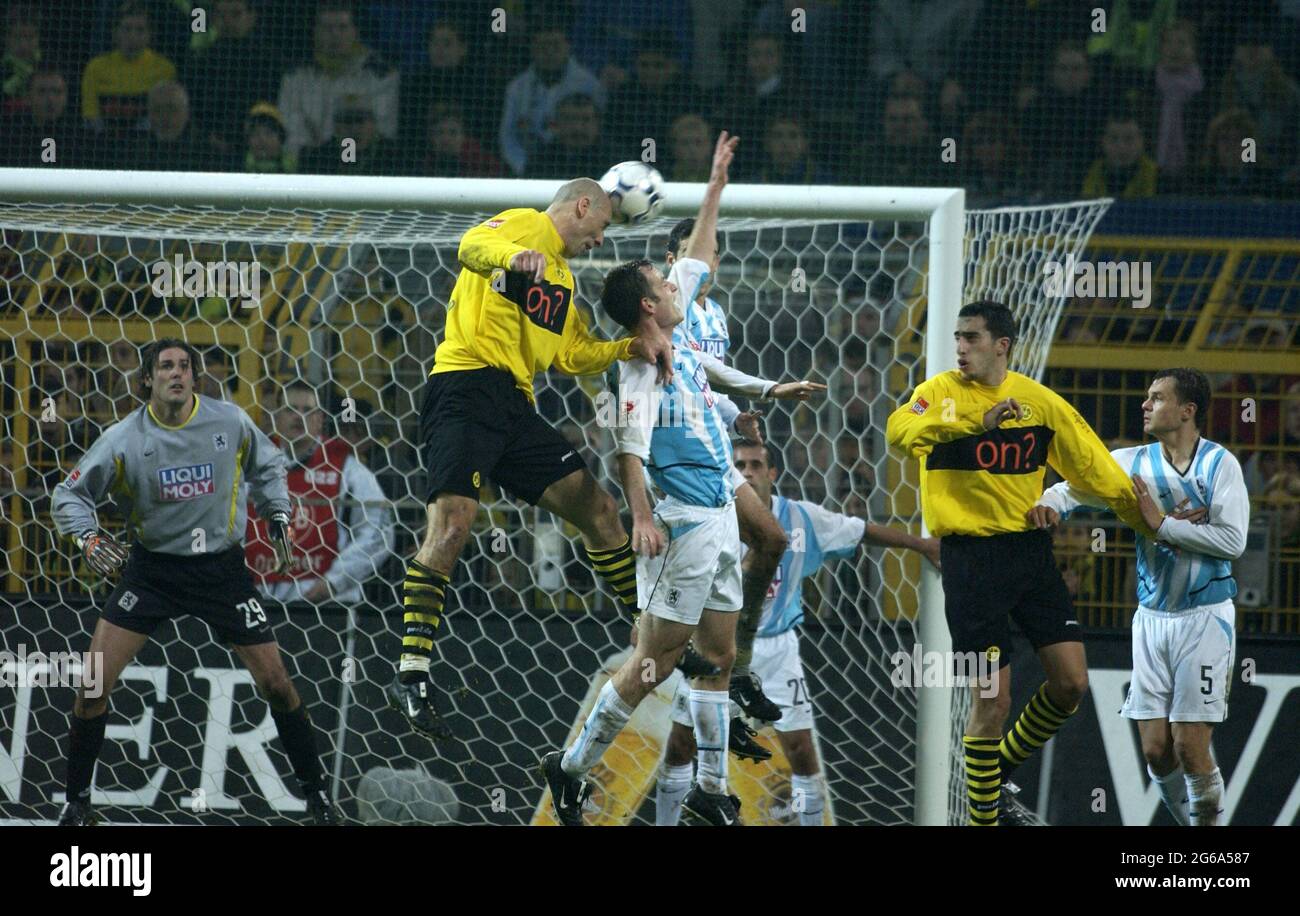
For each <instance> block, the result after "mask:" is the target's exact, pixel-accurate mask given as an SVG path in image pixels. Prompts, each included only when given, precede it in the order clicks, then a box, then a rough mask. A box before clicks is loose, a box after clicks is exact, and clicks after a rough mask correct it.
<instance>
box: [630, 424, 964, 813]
mask: <svg viewBox="0 0 1300 916" xmlns="http://www.w3.org/2000/svg"><path fill="white" fill-rule="evenodd" d="M733 449H734V453H735V467H736V469H737V470H738V471H739V472H740V473H741V474H742V475H743V476H744V479H745V482H746V484H747V485H748V486H750V487H751V488H752V489H753V492H754V494H755V496H756V497H757V499H758V500H759V502H760V503H761V504H762V506H763V507H764V509H765V510H767V511H768V512H769V513H770V514H771V515H772V516H773V517H775V518H776V520H777V523H778V524H779V525H780V526H781V531H782V532H783V533H784V534H785V536H786V539H787V541H788V542H789V543H790V544H794V545H797V546H798V549H795V547H789V548H787V549H786V550H785V552H784V554H783V555H782V556H781V560H780V563H779V564H778V566H777V575H776V576H775V577H774V580H773V583H772V587H771V588H770V589H769V590H768V593H767V595H766V597H765V600H764V602H763V606H762V618H761V620H760V621H759V625H758V634H757V638H756V639H755V640H754V673H755V674H757V675H758V676H759V677H760V678H761V679H762V681H763V683H764V684H768V685H770V688H771V696H772V699H773V700H774V701H775V702H776V704H777V706H778V707H779V708H780V710H781V715H780V717H779V718H778V719H777V721H776V735H777V740H778V741H779V742H780V744H781V750H782V751H783V752H784V753H785V756H786V759H787V760H789V761H790V770H791V771H792V773H793V778H792V779H791V781H790V795H791V802H792V807H793V808H794V810H795V811H796V812H797V813H798V815H799V825H800V826H802V827H818V826H821V824H822V812H823V809H824V806H825V798H824V796H823V793H822V786H821V778H820V776H819V775H818V774H819V771H820V769H821V765H820V763H819V761H818V759H817V746H816V744H815V743H814V741H813V733H812V724H813V713H812V700H811V699H810V698H809V695H808V687H807V682H806V681H805V680H804V673H803V663H802V662H801V661H800V659H799V638H798V635H797V633H796V631H795V628H796V627H797V626H798V625H799V624H800V622H802V620H803V594H802V593H803V580H804V579H806V578H808V577H809V576H814V575H816V574H817V571H818V570H819V569H820V568H821V567H822V565H823V564H825V563H829V562H830V561H831V560H841V559H848V558H851V557H852V556H853V555H854V554H855V553H856V552H857V549H858V545H859V544H878V545H881V546H885V547H899V548H905V549H909V550H917V551H920V552H921V553H923V554H924V555H925V556H926V558H927V559H929V561H930V562H931V563H933V564H934V565H935V566H938V565H939V541H938V539H936V538H919V537H916V536H915V535H912V534H909V533H907V532H906V531H902V530H900V529H897V528H890V527H887V526H884V525H873V524H871V523H870V522H868V521H866V519H862V518H855V517H854V516H851V515H842V514H840V513H838V512H830V511H828V510H826V509H823V508H822V507H821V506H818V505H816V504H814V503H810V502H806V501H804V500H794V499H786V498H785V497H783V496H780V495H778V494H777V493H775V492H774V491H773V488H774V484H775V483H776V478H777V473H778V470H779V469H778V467H777V465H776V462H775V460H774V458H775V451H774V450H772V449H770V448H769V447H768V446H765V445H763V444H761V443H759V442H757V441H754V440H751V439H741V440H739V441H737V442H736V443H734V445H733ZM742 556H743V558H744V562H745V563H746V564H748V563H749V562H750V560H749V558H750V557H751V556H752V552H750V551H745V550H744V549H743V548H742ZM742 613H744V612H743V611H742ZM689 693H690V690H689V689H688V688H687V687H686V686H685V681H683V682H682V683H681V684H679V686H678V688H677V693H676V694H675V695H674V696H673V708H672V720H673V726H672V730H671V731H670V732H669V734H668V746H667V749H666V751H665V753H664V760H663V764H662V766H661V767H660V770H659V780H658V787H657V790H656V794H655V823H656V824H657V825H658V826H660V827H672V826H675V825H676V824H677V822H678V819H679V817H680V815H681V811H682V807H683V805H682V802H683V799H684V798H685V797H686V796H687V792H688V791H689V789H690V787H691V781H692V777H691V762H692V761H693V760H694V759H695V741H694V738H693V735H692V720H691V708H690V704H689V703H688V702H687V699H688V694H689ZM734 727H735V723H734V722H733V723H732V728H734ZM688 813H690V812H689V809H688Z"/></svg>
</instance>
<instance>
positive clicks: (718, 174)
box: [679, 130, 740, 262]
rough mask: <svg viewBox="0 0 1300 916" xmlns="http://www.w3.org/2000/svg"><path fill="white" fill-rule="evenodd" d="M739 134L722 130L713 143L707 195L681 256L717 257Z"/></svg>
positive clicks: (705, 193)
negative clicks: (725, 192) (720, 212)
mask: <svg viewBox="0 0 1300 916" xmlns="http://www.w3.org/2000/svg"><path fill="white" fill-rule="evenodd" d="M738 143H740V138H739V137H732V136H729V135H728V134H727V132H726V131H725V130H724V131H723V132H722V133H720V134H718V142H717V144H715V145H714V147H713V170H712V171H711V172H710V173H709V183H708V185H707V186H706V187H705V189H704V199H703V200H701V201H700V210H699V212H698V213H697V214H696V215H695V228H694V229H693V230H691V236H690V238H688V239H687V240H686V244H685V245H684V246H683V247H682V250H681V253H680V255H679V257H683V258H696V259H698V260H701V261H706V262H708V261H710V260H711V259H712V257H713V238H714V236H715V235H717V232H718V207H719V206H720V204H721V203H722V189H723V188H725V187H726V186H727V177H728V170H729V169H730V167H731V160H732V159H733V158H735V155H736V145H737V144H738Z"/></svg>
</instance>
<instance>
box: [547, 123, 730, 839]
mask: <svg viewBox="0 0 1300 916" xmlns="http://www.w3.org/2000/svg"><path fill="white" fill-rule="evenodd" d="M735 148H736V139H735V138H728V137H727V134H726V132H723V133H722V134H721V135H720V136H719V138H718V143H717V146H716V148H715V150H714V158H713V171H712V174H711V175H710V177H709V183H708V186H707V189H706V191H705V194H704V200H703V201H702V202H701V204H700V212H699V216H698V222H697V230H696V233H695V234H694V235H693V236H692V237H691V239H690V240H689V241H688V242H687V243H686V247H685V251H684V252H683V257H682V258H681V259H680V260H679V261H678V262H677V263H676V264H674V265H673V268H672V271H671V273H670V275H669V277H668V279H667V280H665V279H664V277H663V275H662V274H660V273H659V272H658V271H656V270H655V269H654V266H653V265H652V264H651V263H650V262H649V261H644V260H641V261H630V262H628V263H625V264H621V265H619V266H618V267H616V268H614V269H613V270H612V271H610V272H609V275H608V276H607V277H606V278H605V287H604V289H603V290H602V291H601V303H602V304H603V305H604V307H605V309H606V311H607V312H608V313H609V314H610V316H611V317H613V318H614V319H615V320H616V321H618V323H619V324H621V325H622V326H623V327H625V328H628V329H629V330H634V329H641V328H644V327H645V326H646V325H648V324H654V325H655V326H657V327H659V328H661V329H663V330H665V331H666V330H668V329H671V328H672V327H674V326H675V325H677V324H680V323H681V321H682V320H683V319H684V317H685V310H686V306H687V304H688V303H689V302H690V300H691V298H692V293H693V292H694V290H695V289H697V288H698V286H699V284H700V283H701V282H703V281H704V280H705V279H706V278H707V276H708V272H709V265H708V264H707V263H705V262H704V261H702V260H701V259H700V257H701V255H704V254H705V253H706V251H707V248H708V246H710V245H711V244H712V243H713V236H714V228H715V226H716V223H717V215H718V204H719V199H720V198H721V196H722V189H723V187H725V185H726V183H727V169H728V166H729V165H730V163H731V160H732V158H733V156H734V154H735ZM673 365H674V369H675V370H676V371H675V375H674V379H673V381H672V382H671V383H669V384H665V385H662V386H659V385H657V384H656V382H655V373H654V367H652V366H650V365H647V364H646V363H643V362H628V363H624V364H623V366H622V367H621V370H622V371H621V376H620V385H619V391H618V395H619V422H618V423H617V424H616V426H615V430H614V435H615V442H616V448H617V454H618V469H619V478H620V481H621V482H622V485H623V493H624V495H625V497H626V499H627V501H628V505H629V507H630V509H631V510H632V534H633V538H634V542H635V544H636V550H637V553H638V554H639V557H638V559H637V576H636V579H637V591H638V599H639V601H638V604H639V606H640V607H641V608H642V609H643V610H644V613H643V614H642V615H641V618H640V620H639V622H638V635H637V641H636V647H635V649H634V650H633V651H632V654H631V655H630V656H629V657H628V659H627V661H626V662H624V663H623V666H622V667H621V668H619V670H618V671H617V672H616V673H615V674H614V676H613V677H611V678H610V679H609V681H608V682H606V684H605V686H604V687H603V688H602V689H601V692H600V696H599V697H598V698H597V700H596V703H595V706H594V707H593V708H592V711H591V714H590V715H589V716H588V717H587V721H586V723H584V725H583V727H582V731H581V732H580V733H579V735H578V737H577V739H576V740H575V741H574V742H573V743H572V744H571V745H570V746H569V747H568V748H567V749H566V750H565V751H563V752H560V751H553V752H551V753H549V754H546V755H545V756H543V757H542V760H541V768H542V773H543V775H544V776H545V779H546V782H547V785H548V786H549V787H550V790H551V802H552V805H553V806H554V808H555V813H556V816H557V817H558V819H559V821H560V823H562V824H565V825H566V826H581V825H582V804H583V801H584V800H585V798H586V796H587V795H588V794H589V792H590V788H591V787H590V783H589V782H588V781H587V780H586V778H585V776H586V774H587V772H588V771H589V770H590V769H591V768H592V767H593V766H595V764H596V763H597V761H599V760H600V758H601V756H602V755H603V754H604V752H605V750H606V749H607V748H608V747H609V746H610V744H612V743H613V741H614V739H615V738H617V737H618V734H619V732H621V731H622V730H623V728H624V726H626V725H627V723H628V720H629V719H630V718H631V717H632V713H633V711H634V710H635V709H636V707H637V705H638V704H639V703H640V702H641V701H642V700H643V699H645V697H646V696H648V695H649V694H650V693H651V692H652V691H653V690H654V689H655V687H656V686H657V685H658V684H660V683H662V682H663V681H664V680H665V679H666V678H667V677H668V675H669V673H670V672H672V670H673V666H674V665H675V664H676V663H677V659H678V657H679V656H680V655H681V653H682V651H683V650H684V649H685V648H686V643H687V642H688V641H689V640H690V639H691V638H692V635H694V637H695V647H696V649H697V650H698V651H699V652H700V654H701V655H703V656H704V657H705V658H706V659H708V660H709V661H710V662H712V663H713V664H715V665H717V666H718V673H717V674H715V675H702V676H699V677H697V678H695V681H694V684H695V686H694V689H693V690H692V691H691V696H690V704H691V711H692V713H693V718H694V722H695V734H696V741H697V743H698V744H699V748H700V774H699V784H698V785H697V786H696V788H695V789H694V790H693V792H692V793H691V796H690V797H689V801H690V803H691V805H692V806H693V809H694V810H696V811H697V812H699V813H700V814H701V816H702V817H704V818H705V819H706V820H708V821H709V822H710V823H713V824H717V825H721V826H736V825H737V824H738V823H739V819H738V818H737V816H736V809H735V804H734V802H733V801H732V799H731V798H730V797H729V796H728V794H727V740H728V739H727V726H728V721H729V707H730V699H729V697H728V693H727V684H728V680H729V676H730V671H731V663H732V660H733V659H734V658H735V626H736V613H735V612H736V611H739V610H740V605H741V597H740V588H741V573H740V533H739V530H738V528H737V523H736V509H735V503H734V492H733V489H732V485H731V479H730V475H729V473H728V469H729V468H730V466H731V443H730V439H729V438H728V436H727V434H726V430H725V428H724V426H723V423H722V418H721V417H720V416H719V414H718V411H717V409H716V407H715V402H714V395H713V392H712V390H711V389H710V387H709V382H708V379H707V377H706V369H705V367H704V366H703V365H702V363H701V361H700V357H699V354H698V353H696V352H695V351H693V350H691V349H689V348H686V347H680V348H676V349H674V352H673ZM647 468H648V469H649V471H650V475H651V477H652V478H653V480H654V482H655V484H656V485H657V486H658V487H659V488H660V489H662V490H663V491H664V493H665V494H666V496H665V498H664V499H663V500H661V501H660V502H659V503H658V504H657V505H656V506H655V507H654V508H653V510H652V509H651V504H650V498H649V494H648V493H647V490H646V486H645V479H644V475H645V470H646V469H647Z"/></svg>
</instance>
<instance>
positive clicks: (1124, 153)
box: [1083, 114, 1158, 198]
mask: <svg viewBox="0 0 1300 916" xmlns="http://www.w3.org/2000/svg"><path fill="white" fill-rule="evenodd" d="M1145 146H1146V141H1145V139H1144V138H1143V136H1142V127H1141V125H1140V124H1138V120H1137V118H1136V117H1134V116H1133V115H1129V114H1116V115H1113V116H1111V117H1110V118H1108V119H1107V121H1106V129H1105V131H1104V132H1103V133H1102V135H1101V150H1102V156H1101V158H1100V159H1097V160H1096V161H1095V162H1093V164H1092V167H1091V168H1089V169H1088V174H1087V175H1086V176H1085V177H1084V179H1083V196H1084V197H1123V198H1135V197H1154V196H1155V194H1156V181H1157V176H1158V169H1157V168H1156V161H1155V160H1154V159H1152V158H1151V157H1150V156H1148V155H1147V154H1146V149H1145Z"/></svg>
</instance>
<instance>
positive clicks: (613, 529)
mask: <svg viewBox="0 0 1300 916" xmlns="http://www.w3.org/2000/svg"><path fill="white" fill-rule="evenodd" d="M593 490H594V492H593V493H592V497H591V499H592V501H591V513H590V515H589V516H588V521H587V527H588V528H590V529H591V530H590V531H588V532H584V533H585V534H587V535H588V536H590V537H592V538H594V539H596V540H598V542H599V543H601V544H613V545H614V546H616V547H617V546H618V545H619V544H621V543H622V541H623V539H624V538H626V537H627V532H626V531H624V530H623V522H622V520H621V519H620V518H619V517H618V503H616V502H615V501H614V497H612V496H610V495H609V494H608V493H607V492H605V488H604V487H594V488H593Z"/></svg>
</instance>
